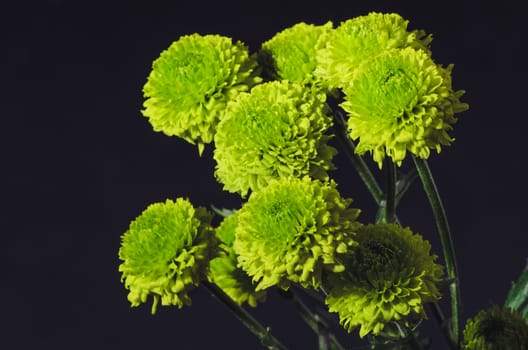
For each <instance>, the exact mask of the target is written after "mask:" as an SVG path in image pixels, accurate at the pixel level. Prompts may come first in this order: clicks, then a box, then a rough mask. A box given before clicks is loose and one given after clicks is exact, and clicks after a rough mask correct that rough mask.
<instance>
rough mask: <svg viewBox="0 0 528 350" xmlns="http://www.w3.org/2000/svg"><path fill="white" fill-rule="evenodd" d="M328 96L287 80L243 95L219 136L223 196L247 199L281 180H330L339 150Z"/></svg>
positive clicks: (217, 151)
mask: <svg viewBox="0 0 528 350" xmlns="http://www.w3.org/2000/svg"><path fill="white" fill-rule="evenodd" d="M325 100H326V96H325V95H324V94H323V93H320V92H316V91H314V90H312V89H309V88H307V87H304V86H302V85H299V84H297V83H292V82H289V81H287V80H282V81H272V82H267V83H264V84H261V85H258V86H256V87H254V88H253V89H252V90H251V92H249V93H241V94H239V95H238V97H237V98H236V99H235V100H234V101H232V102H231V103H230V104H229V105H228V108H227V111H226V115H225V117H224V119H222V121H221V122H220V124H219V125H218V131H217V133H216V135H215V146H216V148H215V150H214V159H215V160H216V162H217V166H216V172H215V175H216V177H217V179H218V180H219V181H220V182H221V183H223V184H224V190H226V191H229V192H236V193H239V194H241V195H242V196H246V195H247V193H248V192H249V191H250V190H252V191H258V190H259V189H262V188H264V187H266V186H267V185H268V183H269V182H270V181H271V180H273V179H276V178H281V177H290V176H293V177H303V176H305V175H309V176H311V177H312V178H315V179H321V180H325V179H327V178H328V175H327V170H329V169H332V168H333V164H332V158H333V156H334V155H335V154H336V150H335V148H333V147H331V146H329V145H328V140H329V138H330V136H328V135H325V131H326V130H327V129H328V128H329V127H330V126H331V125H332V118H331V117H330V116H329V115H328V114H327V110H326V109H325Z"/></svg>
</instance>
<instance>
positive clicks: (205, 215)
mask: <svg viewBox="0 0 528 350" xmlns="http://www.w3.org/2000/svg"><path fill="white" fill-rule="evenodd" d="M211 219H212V214H210V213H209V212H208V211H207V210H206V209H204V208H202V207H199V208H194V207H193V206H192V204H191V203H190V202H189V201H188V200H186V199H182V198H178V199H176V201H175V202H173V201H171V200H167V201H165V203H154V204H151V205H150V206H148V207H147V209H145V211H143V213H142V214H141V215H140V216H139V217H137V218H136V219H135V220H134V221H132V222H131V223H130V227H129V229H128V231H127V232H125V234H124V235H123V236H122V244H121V248H120V249H119V258H120V259H121V260H122V261H123V263H122V264H121V265H120V266H119V271H121V272H122V280H123V281H124V284H125V287H126V288H127V289H129V290H130V292H129V294H128V300H129V301H130V302H131V304H132V306H138V305H139V304H141V303H145V302H146V301H147V297H148V296H149V295H152V296H153V299H154V302H153V305H152V313H155V312H156V308H157V305H158V303H159V301H160V300H161V304H162V305H177V306H178V307H182V306H183V305H190V303H191V299H190V298H189V295H188V294H187V293H188V292H189V291H190V290H191V289H193V288H194V287H196V286H197V285H198V284H199V283H200V282H201V281H202V280H204V279H205V278H206V276H207V269H208V266H209V261H210V260H211V258H212V257H213V256H214V255H215V254H216V251H217V241H216V238H215V236H214V231H213V228H212V227H211V225H210V222H211Z"/></svg>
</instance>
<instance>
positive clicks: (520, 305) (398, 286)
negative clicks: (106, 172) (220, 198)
mask: <svg viewBox="0 0 528 350" xmlns="http://www.w3.org/2000/svg"><path fill="white" fill-rule="evenodd" d="M407 27H408V21H407V20H405V19H404V18H402V17H401V16H400V15H398V14H395V13H388V14H384V13H370V14H368V15H364V16H359V17H355V18H352V19H349V20H346V21H343V22H341V23H340V24H339V25H337V26H334V25H333V23H331V22H328V23H325V24H323V25H313V24H307V23H298V24H295V25H293V26H292V27H289V28H286V29H284V30H283V31H281V32H279V33H277V34H276V35H275V36H273V37H272V38H270V39H269V40H268V41H266V42H264V43H263V44H262V45H261V47H260V49H259V50H258V51H257V52H253V53H252V52H249V50H248V48H247V46H246V45H245V44H243V43H241V42H240V41H233V39H231V38H229V37H225V36H221V35H211V34H209V35H200V34H196V33H195V34H190V35H184V36H182V37H180V38H179V39H177V40H176V41H175V42H174V43H172V45H170V47H168V48H167V49H166V50H165V51H163V52H162V53H161V55H160V56H159V58H157V59H156V60H155V61H154V62H153V65H152V71H151V73H150V75H149V76H148V79H147V82H146V84H145V85H144V88H143V93H144V96H145V101H144V109H143V110H142V113H143V115H144V116H145V117H146V118H148V120H149V122H150V123H151V125H152V127H153V129H154V130H155V131H160V132H163V133H164V134H166V135H169V136H177V137H180V138H183V139H185V140H186V141H188V142H190V143H192V144H195V145H196V146H197V147H198V153H199V154H200V155H202V154H203V151H204V149H205V147H207V146H208V145H209V144H212V145H213V146H214V151H213V153H212V154H213V158H214V160H215V162H216V167H215V172H214V176H215V178H216V179H217V180H218V182H220V183H221V184H222V185H223V189H224V190H225V191H228V192H230V193H235V194H238V195H239V196H240V207H239V208H237V209H225V208H217V207H215V206H214V204H212V205H211V208H204V207H195V206H193V204H192V203H191V202H190V200H189V199H187V198H173V199H167V200H166V201H165V202H160V203H153V204H151V205H150V206H148V207H147V208H146V209H145V210H144V212H143V213H141V215H139V216H138V217H137V218H136V219H135V220H134V221H132V223H131V224H130V227H129V229H128V230H127V231H126V232H125V233H124V234H123V236H122V244H121V247H120V250H119V258H120V259H121V261H122V263H121V265H120V266H119V271H120V272H121V273H122V281H123V283H124V286H125V288H126V289H128V290H129V294H128V299H129V301H130V303H131V304H132V306H138V305H140V304H142V303H146V302H147V301H149V299H150V300H151V301H152V313H155V312H156V309H157V307H158V306H159V305H164V306H166V305H176V306H178V307H180V308H181V307H183V306H185V305H190V304H191V299H190V297H189V292H190V291H191V290H192V289H194V288H196V287H198V286H204V287H205V288H207V289H209V290H210V292H211V293H213V294H214V295H215V296H217V297H218V298H219V300H221V301H222V302H223V303H225V304H226V305H227V306H228V308H229V310H231V311H232V312H233V313H234V315H235V316H236V317H238V318H239V319H240V321H241V322H243V323H244V324H245V325H246V326H247V327H248V329H249V330H250V331H251V332H253V333H254V334H255V335H256V336H257V337H259V338H260V340H261V341H262V344H263V346H264V347H267V348H269V349H285V346H284V345H283V344H282V343H281V342H280V340H279V339H277V338H276V337H275V336H274V335H273V334H272V333H271V331H270V329H269V328H267V327H265V326H264V325H262V324H261V323H259V322H258V321H257V320H256V319H255V318H254V317H253V316H252V315H251V314H250V313H249V312H248V310H247V309H246V308H244V306H245V305H244V304H246V303H247V304H248V305H250V306H252V307H256V306H257V305H258V304H261V303H263V302H265V299H266V293H267V292H268V290H269V289H270V288H278V289H279V290H281V291H282V293H285V294H286V295H287V296H288V297H289V298H290V299H291V300H293V301H294V302H295V303H296V305H297V306H298V308H299V311H300V313H301V315H302V316H303V318H304V319H305V320H306V322H308V324H309V325H310V326H311V327H312V329H313V330H314V331H315V332H316V333H317V334H318V341H319V349H345V346H343V345H342V344H340V342H339V341H338V339H337V338H336V337H335V336H334V335H333V334H332V331H331V327H330V322H332V321H333V317H332V316H335V319H336V320H338V321H339V323H340V325H341V326H342V327H343V328H344V329H345V330H347V331H348V332H355V331H358V333H359V334H358V335H359V337H360V338H365V337H366V339H368V340H369V342H368V345H367V346H366V347H362V348H368V349H426V348H428V347H429V346H430V341H429V339H428V338H426V337H425V338H424V337H422V336H421V334H420V333H419V332H418V331H419V329H420V325H421V322H422V321H423V320H424V319H427V318H429V319H431V318H432V319H434V320H435V321H436V322H438V323H439V325H440V327H441V329H443V331H444V332H443V334H444V336H445V337H446V339H447V342H446V343H447V344H449V346H450V348H451V349H508V350H515V349H528V324H527V320H528V306H527V305H526V304H527V299H528V269H525V270H524V271H523V273H522V274H521V276H520V278H519V280H518V281H517V282H516V283H514V284H513V285H512V287H511V289H510V292H509V294H508V295H507V297H506V299H505V302H504V304H503V305H494V306H493V307H491V308H489V309H484V310H482V311H481V312H480V313H478V314H477V315H474V317H473V318H470V319H468V320H465V321H464V320H463V319H462V317H461V314H460V304H461V300H460V291H459V284H458V280H457V265H456V259H455V254H454V249H453V244H452V240H451V233H450V229H449V225H448V221H447V218H446V213H445V211H444V209H443V206H442V202H441V198H440V195H439V193H438V190H437V188H436V185H435V182H434V179H433V176H432V174H431V171H430V169H429V167H428V164H427V159H428V158H429V156H430V155H431V153H432V152H431V151H436V153H440V151H441V149H442V147H446V146H449V145H450V144H451V143H452V141H453V138H452V137H451V136H450V135H449V133H450V131H451V129H452V128H453V125H454V124H455V122H456V121H457V114H458V113H460V112H463V111H465V110H466V109H468V105H467V104H466V103H464V102H462V101H461V98H462V96H463V93H464V91H462V90H455V89H454V88H453V86H452V71H453V66H452V65H441V64H438V63H436V62H435V61H434V60H433V58H432V55H431V41H432V36H431V35H430V34H427V33H426V32H425V31H423V30H412V31H411V30H408V29H407ZM333 139H335V140H337V141H338V145H339V147H334V146H333V145H332V143H329V141H330V140H333ZM338 149H339V152H344V153H345V154H346V155H347V156H348V158H349V159H350V161H351V165H352V166H353V167H354V169H355V170H356V171H357V172H358V173H359V175H360V177H361V179H362V180H363V181H364V183H365V185H366V187H367V188H368V190H369V192H370V193H371V194H372V197H373V199H374V201H375V202H376V203H377V205H378V207H379V209H378V211H377V214H376V215H375V217H374V218H370V219H369V218H360V211H361V210H360V209H358V208H355V207H353V206H352V199H350V198H344V197H343V196H342V195H341V193H340V191H339V186H338V184H337V183H336V182H335V180H334V179H332V177H331V176H330V175H329V171H331V170H335V165H334V164H333V158H334V156H335V155H336V154H337V152H338ZM364 156H368V157H372V159H373V161H374V163H375V164H377V166H378V168H379V169H376V171H384V172H385V175H384V177H385V178H386V179H387V181H386V183H385V184H384V185H383V186H380V185H379V184H378V182H377V181H376V177H375V176H374V175H373V173H372V171H371V170H370V169H369V167H368V166H367V163H366V162H365V160H364V158H363V157H364ZM409 158H410V161H411V162H412V163H414V166H413V167H412V170H411V171H408V172H406V173H404V172H403V171H402V170H401V165H402V162H404V161H405V160H407V161H409ZM416 179H419V180H420V181H421V182H422V184H423V188H424V190H425V191H424V193H425V195H426V196H427V198H428V200H429V203H430V205H431V209H432V211H433V214H434V218H435V220H436V224H437V228H438V234H439V237H440V242H441V244H442V252H443V258H444V260H445V266H443V265H441V264H439V263H438V262H436V260H437V256H436V255H435V254H433V253H432V252H431V245H430V243H429V242H428V241H427V240H425V239H424V238H423V237H422V236H421V235H420V234H419V233H417V232H414V231H413V230H412V227H402V226H401V225H400V221H399V219H398V216H397V213H396V208H397V205H398V203H399V201H400V199H401V198H402V196H403V195H404V194H405V192H406V190H407V189H408V188H409V185H410V184H411V182H412V181H414V180H416ZM382 188H383V189H382ZM214 218H217V219H218V220H216V221H217V223H216V224H215V223H214V222H215V220H213V219H214ZM301 293H304V294H303V296H302V297H300V294H301ZM442 295H444V297H445V298H448V299H449V304H448V305H449V306H450V307H449V310H447V312H445V311H446V310H442V308H441V307H440V305H439V303H438V301H439V300H440V298H441V297H442ZM306 298H313V300H314V303H319V305H320V306H322V307H323V308H324V312H321V311H320V308H319V309H315V310H314V309H311V308H310V307H308V305H307V304H306V303H303V300H306ZM426 306H427V312H426ZM444 315H446V316H444Z"/></svg>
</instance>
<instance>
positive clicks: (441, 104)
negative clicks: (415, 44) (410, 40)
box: [341, 48, 467, 168]
mask: <svg viewBox="0 0 528 350" xmlns="http://www.w3.org/2000/svg"><path fill="white" fill-rule="evenodd" d="M451 69H452V66H449V67H447V68H443V67H441V66H438V65H436V64H435V63H434V62H433V60H432V59H431V58H430V56H429V55H427V54H426V53H425V51H420V50H414V49H412V48H405V49H393V50H386V51H384V52H383V53H381V54H379V55H377V56H376V57H374V58H372V59H370V60H368V61H365V62H364V63H363V64H362V65H360V66H359V67H358V68H357V69H356V75H355V78H354V79H353V80H352V81H351V82H350V84H349V85H348V86H347V87H346V88H345V89H344V93H345V102H343V103H342V104H341V106H342V107H343V109H344V110H345V111H346V112H347V113H348V115H349V119H348V128H349V132H350V137H351V138H352V139H359V140H360V142H359V144H358V146H357V149H356V152H357V153H359V154H363V153H365V152H366V151H370V152H372V154H373V158H374V160H375V161H376V162H377V163H378V165H379V167H380V168H381V166H382V163H383V159H384V157H385V155H387V156H389V157H390V158H392V161H393V162H395V163H397V164H398V165H400V164H401V163H402V161H403V159H404V158H405V156H406V152H407V151H409V152H411V153H412V154H414V155H416V156H419V157H420V158H424V159H425V158H428V157H429V153H430V149H436V150H437V152H440V150H441V146H442V145H449V144H450V143H451V141H452V138H451V137H450V136H449V135H448V134H447V132H448V131H449V130H451V128H452V126H451V125H452V124H454V123H455V122H456V118H455V113H457V112H461V111H463V110H465V109H466V108H467V105H465V104H463V103H460V102H459V97H460V96H461V95H462V92H460V91H459V92H456V93H455V92H453V90H452V88H451V79H450V74H451Z"/></svg>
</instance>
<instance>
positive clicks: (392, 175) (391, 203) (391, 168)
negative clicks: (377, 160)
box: [385, 158, 396, 223]
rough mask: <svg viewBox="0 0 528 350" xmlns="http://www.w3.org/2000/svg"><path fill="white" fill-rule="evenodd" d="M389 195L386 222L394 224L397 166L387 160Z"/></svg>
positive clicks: (387, 197)
mask: <svg viewBox="0 0 528 350" xmlns="http://www.w3.org/2000/svg"><path fill="white" fill-rule="evenodd" d="M385 165H386V167H387V195H386V208H385V222H388V223H394V222H395V221H396V165H394V163H393V162H392V161H391V160H390V159H389V158H387V159H386V162H385Z"/></svg>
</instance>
